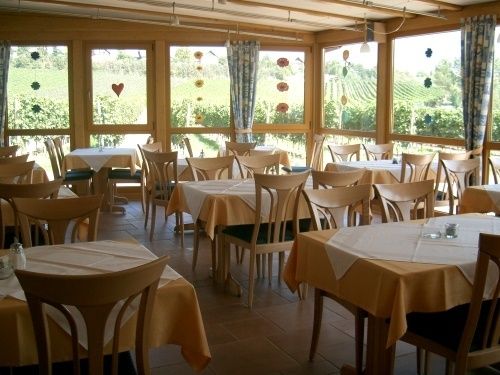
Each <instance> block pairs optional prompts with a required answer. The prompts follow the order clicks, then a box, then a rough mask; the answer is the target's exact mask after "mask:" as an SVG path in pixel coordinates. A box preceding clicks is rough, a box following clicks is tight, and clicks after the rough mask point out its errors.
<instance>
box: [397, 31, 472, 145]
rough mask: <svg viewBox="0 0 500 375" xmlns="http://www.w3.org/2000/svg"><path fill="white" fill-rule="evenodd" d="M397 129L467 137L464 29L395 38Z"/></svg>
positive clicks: (430, 134)
mask: <svg viewBox="0 0 500 375" xmlns="http://www.w3.org/2000/svg"><path fill="white" fill-rule="evenodd" d="M393 98H394V99H393V100H394V108H393V116H394V130H393V131H394V133H398V134H412V135H425V136H433V137H446V138H463V137H464V134H463V133H464V130H463V129H464V127H463V114H462V88H461V82H460V32H459V31H451V32H444V33H436V34H427V35H418V36H412V37H404V38H397V39H395V41H394V86H393Z"/></svg>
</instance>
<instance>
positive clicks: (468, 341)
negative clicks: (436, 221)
mask: <svg viewBox="0 0 500 375" xmlns="http://www.w3.org/2000/svg"><path fill="white" fill-rule="evenodd" d="M493 271H495V272H496V274H498V273H500V236H498V235H494V234H485V233H480V234H479V252H478V256H477V262H476V268H475V272H474V282H473V285H472V296H471V301H470V303H468V304H464V305H459V306H456V307H454V308H452V309H450V310H447V311H443V312H439V313H410V314H408V315H407V319H406V321H407V324H408V328H407V330H406V333H405V334H404V336H403V337H402V338H401V340H403V341H405V342H407V343H410V344H412V345H415V346H417V347H419V348H422V349H425V350H427V351H429V352H432V353H436V354H438V355H440V356H443V357H445V358H446V359H447V369H446V370H447V372H446V373H451V371H449V370H450V369H449V368H448V366H449V364H450V363H449V362H450V361H452V362H454V364H455V368H454V372H453V373H454V374H455V375H465V374H466V373H467V370H469V369H474V368H479V367H486V366H487V365H492V364H495V363H497V362H498V358H500V345H499V342H500V341H499V338H500V337H499V329H498V328H499V327H498V323H499V315H498V306H497V301H498V296H499V291H500V283H499V279H497V280H496V283H495V284H494V285H493V288H492V292H493V295H492V296H490V297H489V298H492V299H485V298H484V294H485V289H486V281H487V280H488V277H487V276H488V275H490V274H491V273H492V272H493Z"/></svg>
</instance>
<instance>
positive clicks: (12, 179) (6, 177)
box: [0, 160, 35, 184]
mask: <svg viewBox="0 0 500 375" xmlns="http://www.w3.org/2000/svg"><path fill="white" fill-rule="evenodd" d="M34 166H35V162H34V161H33V160H32V161H27V162H24V163H15V164H0V183H6V184H29V183H31V177H32V174H33V167H34Z"/></svg>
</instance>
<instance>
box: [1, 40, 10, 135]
mask: <svg viewBox="0 0 500 375" xmlns="http://www.w3.org/2000/svg"><path fill="white" fill-rule="evenodd" d="M9 58H10V44H9V42H7V41H2V40H0V144H2V145H3V134H4V129H5V120H6V113H7V77H8V75H9Z"/></svg>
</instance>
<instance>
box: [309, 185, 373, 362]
mask: <svg viewBox="0 0 500 375" xmlns="http://www.w3.org/2000/svg"><path fill="white" fill-rule="evenodd" d="M370 195H371V185H356V186H347V187H332V188H330V189H305V190H304V196H305V198H306V201H307V204H308V207H309V212H310V214H311V218H312V224H313V230H322V229H330V228H342V227H345V226H354V225H356V224H357V223H355V222H354V220H353V218H354V217H355V216H354V210H355V209H357V210H359V207H361V213H362V214H361V220H360V222H359V224H360V225H365V224H369V223H370V215H369V211H370ZM323 297H328V298H331V299H333V300H335V301H337V302H338V303H340V304H341V305H342V306H344V307H345V308H346V309H348V310H349V311H351V312H352V313H353V314H354V317H355V340H356V369H357V371H358V372H361V370H362V367H363V341H364V318H365V317H367V314H366V312H365V311H364V310H362V309H360V308H358V307H356V306H354V305H352V304H350V303H349V302H347V301H345V300H343V299H341V298H339V297H337V296H336V295H334V294H332V293H328V292H326V291H324V290H322V289H318V288H316V289H315V293H314V323H313V334H312V339H311V348H310V351H309V360H310V361H312V360H313V358H314V354H315V353H316V348H317V346H318V339H319V333H320V329H321V320H322V316H323Z"/></svg>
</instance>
